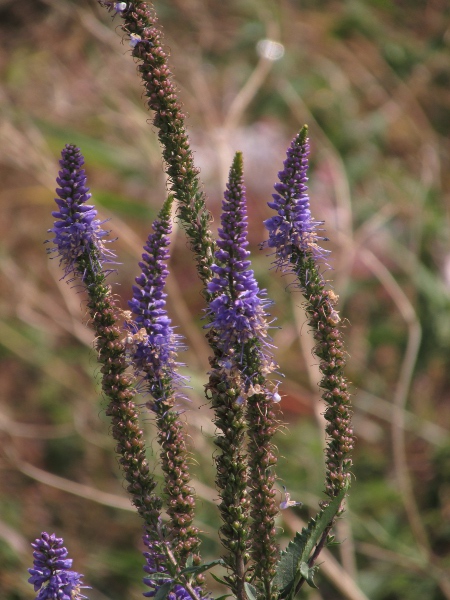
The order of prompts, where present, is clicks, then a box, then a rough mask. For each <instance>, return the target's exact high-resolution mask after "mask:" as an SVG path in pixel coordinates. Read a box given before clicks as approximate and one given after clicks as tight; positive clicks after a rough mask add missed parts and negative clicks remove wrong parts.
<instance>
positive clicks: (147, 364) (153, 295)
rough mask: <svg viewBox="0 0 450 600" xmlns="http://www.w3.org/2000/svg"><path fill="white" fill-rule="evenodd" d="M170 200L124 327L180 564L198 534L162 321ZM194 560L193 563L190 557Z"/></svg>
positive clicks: (171, 337)
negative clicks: (152, 424) (145, 397)
mask: <svg viewBox="0 0 450 600" xmlns="http://www.w3.org/2000/svg"><path fill="white" fill-rule="evenodd" d="M172 200H173V198H172V197H171V196H169V198H168V199H167V201H166V202H165V204H164V206H163V208H162V210H161V212H160V214H159V217H158V219H156V220H155V221H154V223H153V233H151V234H150V235H149V236H148V239H147V243H146V245H145V246H144V250H145V252H144V253H143V254H142V261H141V262H140V263H139V266H140V267H141V269H142V272H141V274H140V275H139V276H138V277H137V278H136V283H137V285H136V286H133V299H132V300H131V301H130V302H129V306H130V308H131V310H132V312H133V313H134V315H135V321H134V322H133V323H129V324H128V327H129V328H130V329H131V330H132V331H133V332H134V335H133V338H134V341H135V344H134V348H133V349H134V352H133V363H134V366H135V368H136V370H137V372H138V373H139V375H140V378H141V386H142V387H143V391H144V392H149V393H150V394H151V396H152V400H151V401H148V402H147V403H146V405H147V407H148V408H150V409H151V410H152V411H153V412H154V413H155V414H156V426H157V428H158V441H159V443H160V445H161V463H162V470H163V473H164V479H165V488H164V491H165V492H166V494H167V502H168V508H167V513H168V514H169V516H170V521H171V532H172V535H173V537H174V538H175V544H174V547H175V549H174V552H175V554H176V556H177V558H181V560H182V561H184V560H186V558H187V556H188V555H189V554H192V553H193V552H194V551H196V550H197V549H198V546H199V544H200V541H199V538H198V529H197V528H196V527H194V526H193V525H192V522H193V519H194V508H195V499H194V497H193V494H192V490H191V488H190V487H189V481H190V475H189V468H188V463H187V448H186V442H185V435H184V431H183V425H182V423H181V421H180V418H179V413H178V411H176V410H174V404H175V401H176V399H177V396H178V389H179V387H180V386H181V385H182V384H183V383H184V382H185V378H183V377H182V376H181V375H179V374H178V372H177V367H178V366H179V364H180V363H177V362H176V355H177V352H178V351H179V350H180V349H181V348H182V346H181V344H180V336H178V335H176V334H175V333H174V329H173V327H172V325H171V321H170V319H169V317H168V316H167V310H166V301H165V298H166V296H167V294H166V293H165V291H164V287H165V283H166V279H167V276H168V274H169V271H168V269H167V261H168V260H169V249H168V246H169V243H170V240H169V235H170V232H171V215H170V210H171V206H172ZM194 560H199V558H198V557H197V556H195V557H194Z"/></svg>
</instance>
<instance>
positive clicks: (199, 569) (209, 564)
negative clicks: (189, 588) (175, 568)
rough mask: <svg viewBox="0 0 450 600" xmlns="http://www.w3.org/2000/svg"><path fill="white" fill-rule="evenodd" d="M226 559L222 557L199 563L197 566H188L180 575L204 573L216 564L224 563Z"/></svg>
mask: <svg viewBox="0 0 450 600" xmlns="http://www.w3.org/2000/svg"><path fill="white" fill-rule="evenodd" d="M224 564H225V563H224V561H223V559H222V558H218V559H216V560H211V561H209V562H207V563H204V564H203V565H197V566H195V567H186V568H185V569H183V570H182V571H181V572H180V575H198V574H199V573H203V572H204V571H207V570H208V569H211V568H212V567H215V566H216V565H224Z"/></svg>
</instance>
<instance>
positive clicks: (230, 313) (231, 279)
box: [206, 152, 272, 363]
mask: <svg viewBox="0 0 450 600" xmlns="http://www.w3.org/2000/svg"><path fill="white" fill-rule="evenodd" d="M247 221H248V218H247V208H246V198H245V186H244V182H243V176H242V154H241V153H240V152H237V153H236V156H235V158H234V161H233V165H232V167H231V170H230V178H229V181H228V183H227V190H226V192H225V194H224V200H223V202H222V216H221V225H222V227H221V228H220V229H219V239H218V241H217V246H218V247H219V249H218V250H217V251H216V253H215V258H216V262H215V264H214V265H212V271H213V273H214V274H215V277H214V279H213V280H212V281H211V282H210V283H209V284H208V286H207V290H208V292H209V294H210V295H211V297H212V298H213V300H212V301H211V302H210V304H209V308H208V316H209V318H210V323H209V324H208V325H206V327H211V328H212V329H213V330H214V332H215V334H217V345H218V347H219V349H220V350H221V351H222V352H225V353H226V352H228V350H230V349H231V348H233V349H234V351H235V355H234V358H233V360H235V361H237V362H239V361H240V358H241V351H242V350H243V347H244V345H245V344H246V343H247V342H248V341H250V340H258V341H259V342H260V344H261V345H263V346H266V347H267V345H268V339H267V327H268V324H267V321H266V313H265V308H267V306H270V305H271V304H272V303H271V301H270V300H268V299H267V298H266V297H265V295H266V294H265V290H262V291H260V289H259V287H258V283H257V281H256V279H255V276H254V273H253V271H252V270H251V269H250V268H249V267H250V264H251V263H250V261H249V260H248V257H249V256H250V252H249V251H248V250H246V247H247V246H248V241H247ZM261 359H262V362H267V363H269V362H270V360H269V359H268V357H264V355H263V352H262V351H261Z"/></svg>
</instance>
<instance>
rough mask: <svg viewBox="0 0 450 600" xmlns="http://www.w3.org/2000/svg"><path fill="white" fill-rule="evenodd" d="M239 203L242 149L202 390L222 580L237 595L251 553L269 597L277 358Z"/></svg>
mask: <svg viewBox="0 0 450 600" xmlns="http://www.w3.org/2000/svg"><path fill="white" fill-rule="evenodd" d="M245 203H246V201H245V187H244V183H243V164H242V155H241V154H240V153H237V154H236V156H235V159H234V161H233V165H232V167H231V170H230V177H229V182H228V185H227V191H226V192H225V194H224V201H223V205H222V208H223V211H222V217H221V225H222V227H221V228H220V229H219V236H220V239H219V240H218V242H217V245H218V248H219V249H218V250H217V252H216V254H215V259H216V262H215V264H214V265H213V266H212V270H213V272H214V274H215V277H214V279H213V280H212V281H211V282H210V283H209V285H208V291H209V293H210V296H211V297H212V298H213V299H212V301H211V302H210V304H209V307H208V310H207V314H208V317H209V319H210V323H209V324H208V325H207V326H206V327H207V328H208V329H209V332H208V341H209V343H210V345H211V347H212V349H213V351H214V356H213V357H212V358H211V359H210V362H211V367H212V370H211V371H210V374H209V383H208V386H207V391H208V392H209V393H210V394H211V400H212V406H213V408H214V411H215V418H214V423H215V425H216V427H217V429H218V431H219V432H220V434H219V435H218V436H217V437H216V439H215V444H216V445H217V446H218V447H219V448H220V450H221V453H220V454H218V455H217V456H216V465H217V479H216V483H217V487H218V488H219V493H220V497H221V500H222V502H221V504H220V506H219V509H220V512H221V516H222V519H223V521H224V525H223V526H222V527H221V528H220V534H221V540H222V543H223V545H224V547H225V548H226V549H227V550H228V554H227V555H226V556H225V557H224V559H225V562H226V564H227V566H228V568H229V571H230V574H229V575H228V576H227V577H226V581H227V582H228V583H229V585H230V588H231V589H232V591H233V592H234V593H235V595H236V597H237V598H239V599H240V600H241V599H243V598H245V581H246V577H247V575H246V573H247V570H248V568H249V567H248V563H249V560H250V552H251V554H252V557H253V559H254V563H255V564H254V565H253V566H252V567H251V568H252V569H253V570H254V573H255V576H256V577H255V579H252V581H253V582H254V584H255V585H256V586H257V587H258V590H259V591H261V592H262V593H263V594H264V597H265V598H266V599H267V600H274V595H273V593H272V592H273V589H272V581H273V578H274V575H275V564H276V562H277V560H278V547H277V545H276V543H275V541H274V517H275V515H276V514H277V512H278V509H277V507H276V505H275V501H274V497H275V491H274V490H273V484H274V474H273V473H272V469H271V467H273V466H274V465H275V463H276V457H275V455H274V451H273V447H272V445H271V443H270V438H271V437H272V436H273V434H274V433H275V431H276V421H275V416H274V412H273V406H274V404H276V403H277V400H278V394H277V393H276V391H273V390H269V389H268V386H267V382H266V375H268V374H269V373H270V372H271V371H273V370H274V368H275V366H276V365H275V363H274V362H273V360H272V357H271V353H270V348H269V338H268V335H267V327H268V325H267V322H266V315H265V311H264V309H265V307H266V306H267V305H268V304H269V302H268V300H267V299H266V298H265V297H264V293H261V292H260V290H259V287H258V284H257V282H256V280H255V277H254V274H253V271H252V270H251V269H250V268H249V267H250V261H249V260H248V257H249V254H250V253H249V252H248V251H247V250H246V247H247V245H248V242H247V213H246V205H245ZM246 430H247V431H248V456H247V454H246V448H245V446H246V443H245V434H246ZM247 488H249V489H247ZM250 516H251V517H252V518H253V521H252V522H251V523H250V518H249V517H250ZM249 531H250V535H249ZM250 540H251V542H250Z"/></svg>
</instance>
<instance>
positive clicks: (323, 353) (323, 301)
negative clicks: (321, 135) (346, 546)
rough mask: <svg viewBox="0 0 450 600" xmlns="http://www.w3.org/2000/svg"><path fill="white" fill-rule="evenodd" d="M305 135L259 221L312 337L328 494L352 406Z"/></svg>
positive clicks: (345, 480)
mask: <svg viewBox="0 0 450 600" xmlns="http://www.w3.org/2000/svg"><path fill="white" fill-rule="evenodd" d="M306 136H307V127H306V126H304V127H303V128H302V129H301V131H300V133H299V134H298V135H297V136H296V137H295V138H294V140H293V142H292V144H291V146H290V148H289V149H288V152H287V159H286V161H285V162H284V167H285V169H284V171H281V172H280V173H279V177H280V183H279V184H277V185H276V186H275V189H276V191H277V192H278V193H277V194H274V195H273V198H274V202H270V203H269V206H270V207H271V208H273V209H274V210H276V211H277V213H278V214H277V215H276V216H275V217H272V218H271V219H268V220H267V221H266V222H265V225H266V227H267V229H268V230H269V240H268V242H266V245H267V246H269V247H270V248H274V249H275V256H276V259H275V264H276V266H277V267H280V268H282V269H283V270H285V271H288V272H290V273H293V274H294V275H295V276H296V278H297V281H298V287H299V288H300V290H301V291H302V293H303V295H304V297H305V310H306V313H307V315H308V324H309V326H310V327H311V331H312V332H313V336H314V338H315V340H316V346H315V347H314V353H315V355H316V356H317V357H318V358H319V359H320V363H319V368H320V371H321V373H322V379H321V381H320V383H319V385H320V387H321V388H322V390H323V393H322V397H323V399H324V400H325V402H326V404H327V408H326V410H325V414H324V416H325V419H326V421H327V422H328V423H327V426H326V433H327V448H326V480H325V493H326V494H327V495H328V496H329V497H330V498H334V497H336V496H337V495H338V494H339V493H340V492H341V491H342V490H344V489H347V486H348V484H349V482H350V477H351V474H350V469H351V465H352V460H351V452H352V450H353V443H354V437H353V429H352V425H351V416H352V410H351V403H350V394H349V392H348V389H347V388H348V383H347V380H346V378H345V376H344V366H345V358H346V354H345V350H344V344H343V341H342V334H341V331H340V329H339V325H340V317H339V314H338V311H337V310H336V303H337V300H338V297H337V296H336V294H335V293H334V292H333V291H332V290H329V289H326V286H327V282H326V281H325V279H324V277H323V274H322V273H321V271H320V268H319V265H320V262H321V261H322V260H323V259H324V257H325V255H326V251H325V250H323V249H321V248H320V247H319V246H318V245H317V240H318V239H322V240H324V239H326V238H319V237H318V235H317V226H318V224H319V223H318V222H316V221H314V220H313V219H312V217H311V213H310V211H309V199H308V197H307V195H306V186H305V183H304V182H305V181H306V180H307V177H306V173H307V167H308V162H307V155H308V152H309V145H308V139H307V137H306ZM341 510H342V507H341ZM331 526H332V523H330V524H329V526H328V527H327V528H326V529H325V531H324V533H323V534H322V537H321V540H320V541H319V543H318V544H317V546H316V550H315V552H314V554H313V556H312V558H311V560H310V562H309V563H308V564H309V566H310V567H311V566H312V565H313V564H314V562H315V560H316V559H317V557H318V555H319V553H320V550H321V549H322V547H323V545H324V544H325V542H326V539H327V536H328V533H329V531H330V529H331ZM301 583H302V582H301ZM301 583H300V585H301ZM300 585H299V587H300ZM299 587H298V588H297V591H298V589H299Z"/></svg>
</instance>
